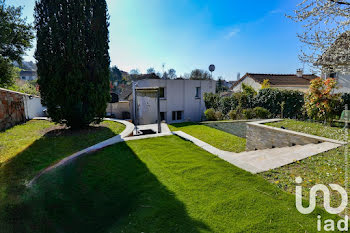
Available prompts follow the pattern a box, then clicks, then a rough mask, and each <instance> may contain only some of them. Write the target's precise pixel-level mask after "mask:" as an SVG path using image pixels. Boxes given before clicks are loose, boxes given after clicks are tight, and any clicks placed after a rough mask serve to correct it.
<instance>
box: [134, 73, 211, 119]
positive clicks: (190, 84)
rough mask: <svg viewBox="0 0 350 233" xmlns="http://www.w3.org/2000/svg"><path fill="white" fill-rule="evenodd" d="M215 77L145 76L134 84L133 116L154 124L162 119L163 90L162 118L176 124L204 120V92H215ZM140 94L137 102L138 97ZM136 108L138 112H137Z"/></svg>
mask: <svg viewBox="0 0 350 233" xmlns="http://www.w3.org/2000/svg"><path fill="white" fill-rule="evenodd" d="M215 89H216V81H214V80H185V79H143V80H138V81H136V82H134V83H133V94H132V95H130V97H129V101H131V102H132V104H131V106H132V110H131V112H132V114H131V115H132V118H133V120H134V121H135V119H136V118H137V120H138V123H139V124H154V123H157V120H158V112H157V109H158V101H157V92H154V90H156V91H158V90H159V97H160V98H159V111H160V118H161V120H162V121H166V122H167V123H176V122H184V121H201V120H202V118H203V114H204V111H205V109H206V108H205V104H204V100H203V95H204V93H209V92H210V93H215ZM135 97H136V104H135V102H134V99H135ZM135 110H136V111H135Z"/></svg>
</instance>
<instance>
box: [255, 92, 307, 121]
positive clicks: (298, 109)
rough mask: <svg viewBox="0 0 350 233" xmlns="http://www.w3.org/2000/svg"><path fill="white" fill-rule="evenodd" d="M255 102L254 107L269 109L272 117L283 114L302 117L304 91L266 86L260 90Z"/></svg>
mask: <svg viewBox="0 0 350 233" xmlns="http://www.w3.org/2000/svg"><path fill="white" fill-rule="evenodd" d="M253 102H254V107H263V108H265V109H267V110H268V111H269V112H270V113H271V115H272V117H277V116H281V115H283V117H285V118H300V117H301V116H302V112H303V106H304V93H302V92H300V91H294V90H279V89H274V88H266V89H262V90H260V91H259V93H258V94H257V96H256V97H255V98H254V101H253ZM282 102H284V106H283V113H281V104H282Z"/></svg>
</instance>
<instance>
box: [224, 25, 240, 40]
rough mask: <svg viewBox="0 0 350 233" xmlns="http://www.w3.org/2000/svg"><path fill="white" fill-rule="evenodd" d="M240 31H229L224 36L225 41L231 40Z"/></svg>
mask: <svg viewBox="0 0 350 233" xmlns="http://www.w3.org/2000/svg"><path fill="white" fill-rule="evenodd" d="M240 31H241V29H239V28H234V29H232V30H230V31H229V33H227V35H226V37H225V38H226V39H227V40H228V39H231V38H232V37H234V36H236V35H237V34H238V33H239V32H240Z"/></svg>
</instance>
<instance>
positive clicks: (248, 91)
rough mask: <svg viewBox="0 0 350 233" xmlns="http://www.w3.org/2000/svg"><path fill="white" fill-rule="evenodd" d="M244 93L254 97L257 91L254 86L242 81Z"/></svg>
mask: <svg viewBox="0 0 350 233" xmlns="http://www.w3.org/2000/svg"><path fill="white" fill-rule="evenodd" d="M242 93H243V94H246V95H247V96H250V97H254V96H255V95H256V94H257V92H256V91H255V90H254V88H253V87H252V86H249V85H247V84H244V83H242Z"/></svg>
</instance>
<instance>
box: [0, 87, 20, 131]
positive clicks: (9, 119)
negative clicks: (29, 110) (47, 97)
mask: <svg viewBox="0 0 350 233" xmlns="http://www.w3.org/2000/svg"><path fill="white" fill-rule="evenodd" d="M24 121H25V111H24V101H23V94H21V93H17V92H13V91H8V90H4V89H0V131H1V130H5V129H7V128H10V127H12V126H14V125H16V124H18V123H22V122H24Z"/></svg>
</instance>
